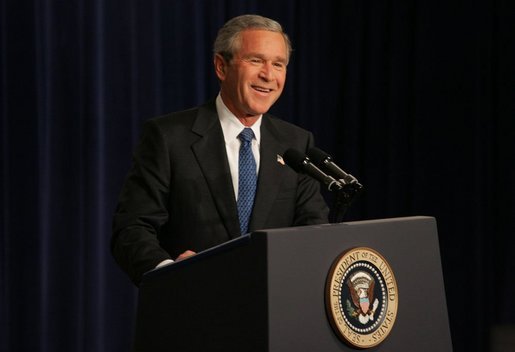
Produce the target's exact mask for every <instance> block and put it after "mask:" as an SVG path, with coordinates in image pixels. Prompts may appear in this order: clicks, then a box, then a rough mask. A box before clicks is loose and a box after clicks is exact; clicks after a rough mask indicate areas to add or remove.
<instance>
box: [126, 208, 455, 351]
mask: <svg viewBox="0 0 515 352" xmlns="http://www.w3.org/2000/svg"><path fill="white" fill-rule="evenodd" d="M356 247H368V248H371V249H374V250H376V251H377V252H379V253H381V255H382V256H383V257H384V258H385V259H386V260H387V261H388V263H389V265H390V267H391V270H392V271H393V273H394V275H395V279H396V283H397V289H398V309H397V316H396V320H395V323H394V325H393V327H392V329H391V331H390V333H389V335H388V336H387V337H386V338H385V340H384V341H382V343H380V344H379V345H377V346H375V347H372V348H370V349H369V350H371V351H417V352H422V351H431V352H433V351H439V352H444V351H452V344H451V337H450V330H449V323H448V317H447V307H446V300H445V291H444V282H443V277H442V269H441V263H440V251H439V245H438V235H437V228H436V221H435V219H434V218H431V217H407V218H395V219H384V220H371V221H359V222H348V223H340V224H327V225H320V226H306V227H295V228H285V229H273V230H266V231H259V232H255V233H252V234H250V235H247V236H242V237H241V238H238V239H235V240H233V241H230V242H227V243H225V244H223V245H220V246H218V247H215V248H212V249H209V250H207V251H205V252H202V253H199V254H197V255H195V256H193V257H191V258H188V259H185V260H183V261H179V262H176V263H173V264H171V265H169V266H166V267H163V268H160V269H156V270H154V271H151V272H149V273H147V274H145V276H144V278H143V280H142V282H141V285H140V291H139V302H138V311H137V319H136V330H135V337H134V338H135V340H134V351H202V352H205V351H226V352H227V351H245V352H252V351H260V352H264V351H273V352H279V351H280V352H288V351H295V352H301V351H309V352H319V351H320V352H333V351H356V350H357V348H356V347H354V346H352V345H350V344H348V343H346V342H344V341H343V340H342V339H341V338H340V337H339V336H338V335H337V333H336V332H335V329H333V326H332V325H331V322H330V319H329V313H328V311H327V309H326V286H327V280H328V275H329V273H330V270H331V267H332V266H333V264H334V263H335V260H336V259H337V258H338V257H339V256H340V255H341V253H342V252H345V251H348V250H350V249H352V248H356Z"/></svg>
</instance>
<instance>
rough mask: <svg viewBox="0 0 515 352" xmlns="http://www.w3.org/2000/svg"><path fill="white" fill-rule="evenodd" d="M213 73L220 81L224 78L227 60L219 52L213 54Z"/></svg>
mask: <svg viewBox="0 0 515 352" xmlns="http://www.w3.org/2000/svg"><path fill="white" fill-rule="evenodd" d="M214 65H215V73H216V76H217V77H218V79H219V80H220V81H223V80H224V79H225V72H226V71H225V70H226V68H227V61H225V59H224V58H223V56H222V55H220V54H215V58H214Z"/></svg>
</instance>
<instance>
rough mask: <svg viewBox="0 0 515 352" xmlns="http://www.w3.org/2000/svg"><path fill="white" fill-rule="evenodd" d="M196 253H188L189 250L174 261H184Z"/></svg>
mask: <svg viewBox="0 0 515 352" xmlns="http://www.w3.org/2000/svg"><path fill="white" fill-rule="evenodd" d="M195 254H197V253H195V252H193V251H190V250H187V251H186V252H184V253H182V254H181V255H180V256H178V257H177V258H175V261H178V260H182V259H185V258H188V257H191V256H192V255H195Z"/></svg>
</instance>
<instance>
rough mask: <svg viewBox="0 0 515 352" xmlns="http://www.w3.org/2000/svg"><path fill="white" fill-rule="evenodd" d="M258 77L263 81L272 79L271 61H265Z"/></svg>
mask: <svg viewBox="0 0 515 352" xmlns="http://www.w3.org/2000/svg"><path fill="white" fill-rule="evenodd" d="M259 77H261V78H262V79H264V80H265V81H271V80H273V79H274V71H273V67H272V63H271V62H265V63H264V64H263V66H262V67H261V71H260V72H259Z"/></svg>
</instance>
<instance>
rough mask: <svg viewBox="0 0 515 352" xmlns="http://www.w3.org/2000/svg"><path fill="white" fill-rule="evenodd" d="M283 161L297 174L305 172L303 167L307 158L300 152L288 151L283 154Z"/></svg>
mask: <svg viewBox="0 0 515 352" xmlns="http://www.w3.org/2000/svg"><path fill="white" fill-rule="evenodd" d="M283 160H284V162H285V163H286V164H287V165H288V166H289V167H291V168H292V169H293V170H295V171H296V172H303V171H304V169H303V167H302V165H303V163H304V161H305V160H306V156H305V155H304V154H302V153H301V152H299V151H298V150H295V149H288V150H287V151H285V152H284V154H283Z"/></svg>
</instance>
